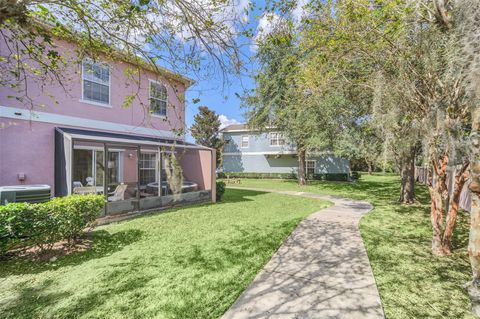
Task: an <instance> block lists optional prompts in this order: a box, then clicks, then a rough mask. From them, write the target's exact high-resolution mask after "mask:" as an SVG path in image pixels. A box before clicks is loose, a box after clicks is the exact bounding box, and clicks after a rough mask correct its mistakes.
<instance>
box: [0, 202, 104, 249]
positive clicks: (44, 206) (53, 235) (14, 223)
mask: <svg viewBox="0 0 480 319" xmlns="http://www.w3.org/2000/svg"><path fill="white" fill-rule="evenodd" d="M104 204H105V198H104V197H103V196H101V195H72V196H68V197H58V198H54V199H52V200H50V201H48V202H46V203H39V204H30V203H10V204H7V205H5V206H0V255H3V254H5V253H6V252H7V251H8V250H10V249H15V248H24V247H30V246H37V247H38V248H40V249H41V250H45V249H51V247H52V246H53V244H54V243H56V242H58V241H61V240H67V241H68V243H69V244H71V243H72V242H73V241H74V240H76V239H77V238H78V237H79V236H80V235H81V234H82V232H83V230H84V229H85V228H86V227H89V226H91V225H92V224H93V222H94V221H95V219H96V218H97V217H99V215H100V213H101V210H102V208H103V206H104Z"/></svg>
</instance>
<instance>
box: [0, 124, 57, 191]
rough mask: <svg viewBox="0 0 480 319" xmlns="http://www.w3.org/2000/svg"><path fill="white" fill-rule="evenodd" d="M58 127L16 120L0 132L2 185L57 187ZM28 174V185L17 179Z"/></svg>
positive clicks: (0, 183)
mask: <svg viewBox="0 0 480 319" xmlns="http://www.w3.org/2000/svg"><path fill="white" fill-rule="evenodd" d="M54 135H55V125H53V124H46V123H38V122H29V121H15V125H12V126H9V127H7V128H3V129H0V186H3V185H17V184H29V185H31V184H48V185H50V186H51V187H52V190H53V186H54V167H55V158H54V153H55V146H54ZM19 173H24V174H26V177H27V179H26V180H25V182H20V181H19V180H18V179H17V175H18V174H19Z"/></svg>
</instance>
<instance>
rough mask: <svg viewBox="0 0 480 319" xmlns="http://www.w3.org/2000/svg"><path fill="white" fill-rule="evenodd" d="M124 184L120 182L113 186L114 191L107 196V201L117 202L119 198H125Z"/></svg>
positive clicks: (125, 186) (125, 187) (125, 188)
mask: <svg viewBox="0 0 480 319" xmlns="http://www.w3.org/2000/svg"><path fill="white" fill-rule="evenodd" d="M127 186H128V185H126V184H120V185H118V186H117V188H115V191H114V192H113V193H110V194H112V196H109V197H108V201H109V202H117V201H119V200H124V199H125V191H126V190H127Z"/></svg>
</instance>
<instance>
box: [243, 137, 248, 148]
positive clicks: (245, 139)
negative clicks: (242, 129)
mask: <svg viewBox="0 0 480 319" xmlns="http://www.w3.org/2000/svg"><path fill="white" fill-rule="evenodd" d="M248 142H249V139H248V135H244V136H242V148H247V147H248Z"/></svg>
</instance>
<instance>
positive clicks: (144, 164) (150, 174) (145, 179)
mask: <svg viewBox="0 0 480 319" xmlns="http://www.w3.org/2000/svg"><path fill="white" fill-rule="evenodd" d="M156 161H157V154H155V153H140V185H147V184H148V183H153V182H155V181H156V180H157V169H156Z"/></svg>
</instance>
